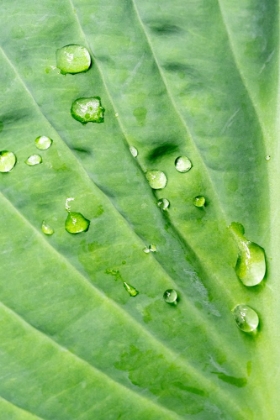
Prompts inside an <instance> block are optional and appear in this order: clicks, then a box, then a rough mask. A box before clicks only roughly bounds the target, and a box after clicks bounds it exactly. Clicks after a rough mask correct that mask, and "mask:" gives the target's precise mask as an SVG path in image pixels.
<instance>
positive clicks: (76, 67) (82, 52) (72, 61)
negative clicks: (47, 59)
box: [56, 44, 91, 74]
mask: <svg viewBox="0 0 280 420" xmlns="http://www.w3.org/2000/svg"><path fill="white" fill-rule="evenodd" d="M56 65H57V67H58V68H59V69H60V70H61V73H63V74H66V73H71V74H75V73H81V72H84V71H87V70H88V69H89V67H90V65H91V58H90V54H89V52H88V50H87V49H86V48H85V47H82V46H81V45H76V44H69V45H65V47H62V48H60V49H58V50H57V51H56Z"/></svg>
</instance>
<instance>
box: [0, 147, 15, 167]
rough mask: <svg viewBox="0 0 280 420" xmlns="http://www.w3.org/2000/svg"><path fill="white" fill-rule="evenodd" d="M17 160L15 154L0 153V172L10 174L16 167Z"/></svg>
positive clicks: (5, 151) (4, 151) (6, 151)
mask: <svg viewBox="0 0 280 420" xmlns="http://www.w3.org/2000/svg"><path fill="white" fill-rule="evenodd" d="M16 161H17V158H16V156H15V154H14V153H13V152H9V151H8V150H2V151H1V152H0V172H10V171H11V170H12V169H13V167H14V166H15V164H16Z"/></svg>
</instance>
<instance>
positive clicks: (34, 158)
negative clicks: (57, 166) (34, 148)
mask: <svg viewBox="0 0 280 420" xmlns="http://www.w3.org/2000/svg"><path fill="white" fill-rule="evenodd" d="M25 163H26V165H29V166H35V165H39V164H40V163H42V158H41V156H40V155H31V156H29V158H28V159H26V161H25Z"/></svg>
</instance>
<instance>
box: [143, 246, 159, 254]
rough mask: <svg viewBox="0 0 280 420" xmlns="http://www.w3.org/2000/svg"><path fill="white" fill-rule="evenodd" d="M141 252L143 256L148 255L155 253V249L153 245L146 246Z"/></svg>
mask: <svg viewBox="0 0 280 420" xmlns="http://www.w3.org/2000/svg"><path fill="white" fill-rule="evenodd" d="M143 251H144V252H145V254H149V253H150V252H156V251H157V247H156V246H155V245H149V246H146V247H145V248H144V249H143Z"/></svg>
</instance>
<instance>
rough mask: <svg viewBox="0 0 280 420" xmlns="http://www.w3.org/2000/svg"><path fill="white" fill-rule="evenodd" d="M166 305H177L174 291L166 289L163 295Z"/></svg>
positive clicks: (176, 296) (176, 295)
mask: <svg viewBox="0 0 280 420" xmlns="http://www.w3.org/2000/svg"><path fill="white" fill-rule="evenodd" d="M163 299H164V300H165V302H166V303H169V304H173V305H177V299H178V294H177V292H176V290H174V289H168V290H166V291H165V292H164V294H163Z"/></svg>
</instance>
